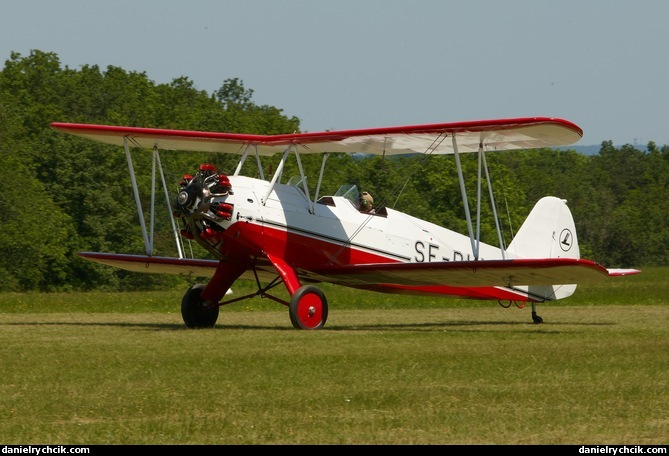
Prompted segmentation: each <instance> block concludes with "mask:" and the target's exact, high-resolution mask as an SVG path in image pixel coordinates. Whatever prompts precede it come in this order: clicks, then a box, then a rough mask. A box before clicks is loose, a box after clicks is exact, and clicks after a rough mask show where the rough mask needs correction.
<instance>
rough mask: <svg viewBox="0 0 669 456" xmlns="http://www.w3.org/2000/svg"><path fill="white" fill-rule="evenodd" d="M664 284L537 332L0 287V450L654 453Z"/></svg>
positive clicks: (441, 314) (614, 284) (649, 282)
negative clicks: (188, 447)
mask: <svg viewBox="0 0 669 456" xmlns="http://www.w3.org/2000/svg"><path fill="white" fill-rule="evenodd" d="M668 273H669V268H652V269H647V270H644V271H643V272H642V274H639V275H637V276H633V277H626V278H620V279H615V280H612V281H609V282H606V283H602V284H601V285H600V284H598V285H596V286H594V285H593V286H589V287H580V288H579V289H578V290H577V292H576V294H575V295H574V296H573V297H572V298H569V299H567V300H564V301H561V302H560V303H553V304H545V305H540V306H539V315H541V316H542V317H543V318H544V323H543V324H541V325H535V324H532V323H531V316H530V309H529V306H528V307H527V308H525V309H517V308H515V307H512V308H509V309H504V308H502V307H500V306H498V305H497V304H496V303H489V302H486V303H482V302H478V301H461V300H452V301H451V300H436V299H426V298H420V299H417V298H410V297H397V296H391V295H379V294H371V293H370V294H367V293H361V292H354V291H350V290H346V289H341V288H335V287H330V286H324V287H323V288H324V289H325V292H326V294H327V296H328V299H329V302H330V317H329V319H328V322H327V325H326V327H325V328H324V329H322V330H319V331H299V330H295V329H293V328H292V325H291V323H290V319H289V317H288V311H287V309H285V308H284V307H282V306H280V305H278V304H276V303H274V302H271V301H270V302H268V301H269V300H259V299H255V300H252V301H244V302H241V303H237V304H233V305H231V306H230V307H224V308H223V309H221V315H220V317H219V322H218V323H217V325H216V327H214V328H212V329H206V330H188V329H186V328H185V327H184V325H183V322H182V320H181V315H180V310H179V303H180V300H181V295H182V294H183V291H184V290H180V291H175V292H161V293H155V292H154V293H109V294H106V293H81V294H79V293H72V294H0V326H1V330H0V362H1V363H2V372H3V375H2V379H1V380H0V443H2V444H22V445H24V444H82V445H86V444H89V445H92V444H590V445H598V444H609V445H611V444H613V445H616V444H618V445H625V444H628V445H633V444H645V445H666V444H667V443H668V441H669V384H668V378H669V376H668V375H667V374H668V373H669V324H668V323H669V279H668V278H667V277H668V276H667V274H668ZM244 286H245V285H244V284H241V285H239V288H238V289H237V290H238V291H239V293H240V294H242V293H245V292H248V290H244Z"/></svg>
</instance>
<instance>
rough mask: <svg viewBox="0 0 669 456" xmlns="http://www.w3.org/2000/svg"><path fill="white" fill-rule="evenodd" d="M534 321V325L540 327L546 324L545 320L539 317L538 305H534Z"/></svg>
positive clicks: (534, 303)
mask: <svg viewBox="0 0 669 456" xmlns="http://www.w3.org/2000/svg"><path fill="white" fill-rule="evenodd" d="M532 321H533V322H534V324H536V325H539V324H541V323H543V322H544V319H543V318H541V317H540V316H539V315H537V303H536V302H533V303H532Z"/></svg>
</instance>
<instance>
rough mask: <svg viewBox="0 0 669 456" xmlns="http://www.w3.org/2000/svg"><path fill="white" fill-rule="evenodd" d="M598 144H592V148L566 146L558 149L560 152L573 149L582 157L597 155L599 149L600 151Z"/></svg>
mask: <svg viewBox="0 0 669 456" xmlns="http://www.w3.org/2000/svg"><path fill="white" fill-rule="evenodd" d="M601 147H602V146H601V145H600V144H593V145H592V146H566V147H560V149H562V150H568V149H573V150H575V151H576V152H578V153H579V154H583V155H599V149H601Z"/></svg>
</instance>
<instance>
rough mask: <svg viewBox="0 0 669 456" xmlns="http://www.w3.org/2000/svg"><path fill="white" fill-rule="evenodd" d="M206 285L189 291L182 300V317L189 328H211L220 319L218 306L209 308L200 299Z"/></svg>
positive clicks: (195, 286)
mask: <svg viewBox="0 0 669 456" xmlns="http://www.w3.org/2000/svg"><path fill="white" fill-rule="evenodd" d="M204 288H205V285H203V284H201V283H199V284H195V285H193V286H192V287H190V288H189V289H188V291H187V292H186V294H185V295H184V297H183V299H182V300H181V317H182V318H183V320H184V323H186V327H187V328H211V327H212V326H214V325H215V324H216V320H217V319H218V306H211V307H210V306H207V305H205V303H204V301H202V299H200V294H201V293H202V290H204Z"/></svg>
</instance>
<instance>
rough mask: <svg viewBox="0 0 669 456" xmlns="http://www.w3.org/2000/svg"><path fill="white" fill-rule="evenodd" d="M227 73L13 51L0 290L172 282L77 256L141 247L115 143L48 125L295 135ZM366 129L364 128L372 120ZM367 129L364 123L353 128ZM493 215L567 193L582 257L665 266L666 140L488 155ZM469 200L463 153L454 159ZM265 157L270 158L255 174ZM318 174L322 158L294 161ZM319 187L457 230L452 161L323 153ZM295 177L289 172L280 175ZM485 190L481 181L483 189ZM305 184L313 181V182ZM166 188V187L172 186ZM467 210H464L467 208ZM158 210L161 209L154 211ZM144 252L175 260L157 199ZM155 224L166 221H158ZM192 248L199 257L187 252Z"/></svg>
mask: <svg viewBox="0 0 669 456" xmlns="http://www.w3.org/2000/svg"><path fill="white" fill-rule="evenodd" d="M252 98H253V90H251V89H247V88H245V87H244V85H243V82H242V81H240V80H239V79H237V78H229V79H225V80H223V81H222V82H221V88H220V89H218V90H217V91H215V92H214V93H206V92H205V91H201V90H198V89H197V88H196V87H195V86H194V84H193V82H192V81H190V80H189V79H188V78H187V77H181V78H177V79H174V80H173V81H172V82H171V83H169V84H156V83H154V82H153V81H151V80H150V79H149V78H148V77H147V75H146V74H145V73H137V72H128V71H125V70H123V69H122V68H118V67H113V66H109V67H107V68H106V69H101V68H99V67H98V66H95V65H91V66H88V65H86V66H83V67H81V68H79V69H71V68H68V67H67V66H66V67H63V66H62V65H61V64H60V61H59V58H58V56H57V55H56V54H53V53H47V52H42V51H32V52H31V53H30V55H29V56H22V55H20V54H18V53H14V54H12V55H11V57H10V59H8V60H7V61H6V62H5V65H4V67H3V69H2V72H0V167H1V168H2V169H3V170H4V176H5V184H4V188H3V190H2V192H0V291H31V290H36V291H56V290H65V291H67V290H91V289H103V290H104V289H106V290H123V289H126V290H131V289H154V288H165V287H172V286H175V285H179V286H181V285H182V283H181V281H182V279H180V278H177V277H174V276H164V275H154V274H133V273H129V272H125V271H121V270H117V269H114V268H109V267H104V266H100V265H96V264H93V263H90V262H87V261H84V260H81V259H80V258H79V257H78V256H77V255H76V253H77V252H79V251H102V252H124V253H145V251H144V241H143V239H142V235H141V231H140V225H139V221H138V218H137V217H138V216H137V210H136V206H135V202H134V199H133V195H132V190H131V186H130V178H129V174H128V167H127V163H126V159H125V155H124V153H123V151H121V150H119V148H117V147H113V146H107V145H104V144H99V143H96V142H92V141H88V140H85V139H82V138H77V137H73V136H70V135H66V134H63V133H59V132H56V131H53V130H52V129H51V128H49V124H50V123H51V122H55V121H58V122H78V123H97V124H109V125H129V126H142V127H156V128H174V129H187V130H204V131H226V132H238V133H256V134H279V133H292V132H295V131H300V120H299V119H298V118H296V117H289V116H286V115H285V114H284V113H283V110H282V109H280V108H276V107H273V106H267V105H257V104H255V102H254V101H253V99H252ZM371 126H373V125H370V127H371ZM361 127H365V126H361ZM236 158H237V157H232V156H225V155H212V154H193V153H163V155H162V156H161V159H162V161H163V165H164V166H165V167H166V169H167V171H168V172H167V174H166V178H167V180H168V182H169V183H170V185H172V186H173V188H176V186H177V184H178V182H179V180H180V179H181V177H182V175H183V174H184V173H193V172H194V171H195V170H196V169H197V167H198V166H199V164H200V163H205V162H208V163H213V164H215V165H216V166H217V167H218V168H219V169H221V170H228V171H230V172H231V171H233V170H234V165H235V161H236ZM134 159H135V160H136V163H135V170H136V171H140V170H143V171H145V172H144V174H142V176H140V178H139V180H138V184H139V186H140V191H141V192H142V194H143V195H146V196H145V198H146V201H144V202H145V203H146V207H148V200H149V197H150V183H151V170H150V156H149V154H146V153H144V154H139V153H136V154H135V155H134ZM487 161H488V166H489V169H490V174H491V177H492V180H493V186H494V189H495V200H496V203H497V212H498V215H499V216H500V217H501V220H502V231H503V234H504V241H505V243H506V244H508V243H509V242H510V241H511V238H512V237H513V234H514V232H515V231H517V230H518V228H519V227H520V225H521V224H522V221H523V220H524V218H525V217H526V216H527V214H528V213H529V211H530V210H531V208H532V206H533V205H534V203H535V202H536V201H537V200H538V199H539V198H541V197H542V196H546V195H555V196H559V197H561V198H564V199H567V200H568V201H569V206H570V208H571V210H572V212H573V214H574V218H575V220H576V228H577V231H578V237H579V242H580V246H581V254H582V256H584V257H587V258H590V259H593V260H595V261H598V262H601V263H602V264H605V265H606V266H607V267H643V266H652V265H667V264H669V253H668V252H669V247H668V246H669V227H668V226H667V224H666V219H667V216H668V215H669V198H668V196H669V192H668V185H669V147H667V146H666V145H664V146H662V147H658V146H657V145H656V144H654V143H653V142H650V143H649V144H648V146H647V151H639V150H637V149H635V148H634V147H632V146H629V145H625V146H622V147H620V148H616V147H614V146H613V145H612V143H611V142H609V141H607V142H604V143H602V145H601V150H600V153H599V155H594V156H587V155H582V154H579V153H577V152H575V151H574V150H566V151H560V150H552V149H542V150H534V151H514V152H504V153H498V154H489V155H487ZM462 163H463V166H464V168H465V179H466V182H467V185H468V186H470V187H471V188H468V191H469V192H470V195H474V194H475V191H476V189H475V185H476V166H477V161H476V157H475V156H474V154H465V155H464V156H462ZM272 166H275V163H267V167H268V168H267V170H266V174H267V173H268V172H270V168H271V167H272ZM303 166H304V167H305V168H306V171H307V173H308V174H309V175H310V176H317V173H318V171H319V169H320V157H315V156H307V157H303ZM327 168H328V170H329V174H328V175H327V176H326V179H325V182H324V187H323V188H321V192H320V193H321V194H326V193H333V192H335V191H336V190H337V188H339V186H340V185H342V184H345V183H354V184H356V185H358V187H359V188H361V189H364V190H367V191H370V192H371V193H372V194H373V195H374V198H375V202H376V203H377V204H378V203H380V202H383V203H384V204H386V205H387V206H389V207H394V208H396V209H398V210H401V211H405V212H408V213H410V214H412V215H415V216H417V217H420V218H424V219H427V220H429V221H432V222H434V223H438V224H440V225H443V226H446V227H448V228H451V229H454V230H458V231H461V232H463V233H466V232H467V227H466V224H465V221H464V213H465V212H464V207H463V205H462V200H461V196H460V188H459V184H458V180H457V174H456V172H455V167H454V162H453V157H425V156H420V157H418V156H416V157H399V158H394V159H384V158H382V157H371V158H361V157H352V156H348V155H333V156H331V157H330V158H329V159H328V166H327ZM291 173H296V170H295V169H294V168H291V167H288V168H287V169H286V170H285V172H284V176H290V175H291ZM484 190H485V193H486V194H487V189H484ZM312 191H313V189H312ZM175 193H176V192H175ZM475 209H476V208H475V207H472V213H475ZM482 209H483V211H482V220H481V232H482V240H483V241H484V242H489V243H493V244H497V243H498V242H497V235H496V232H495V231H494V229H495V226H494V222H493V211H492V208H491V207H490V205H489V204H484V205H483V206H482ZM161 210H162V211H161ZM156 211H157V212H156V217H157V219H156V227H157V228H158V227H161V229H160V230H158V233H157V235H156V238H155V240H154V244H155V248H154V253H155V254H157V255H174V254H175V251H174V248H173V243H174V238H173V234H172V233H171V232H170V226H169V225H170V224H169V221H168V218H167V217H168V207H167V205H166V204H165V206H164V207H162V208H161V207H157V208H156ZM162 227H165V228H164V229H162ZM196 253H197V254H198V255H204V253H203V252H201V251H198V250H197V248H196Z"/></svg>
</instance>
